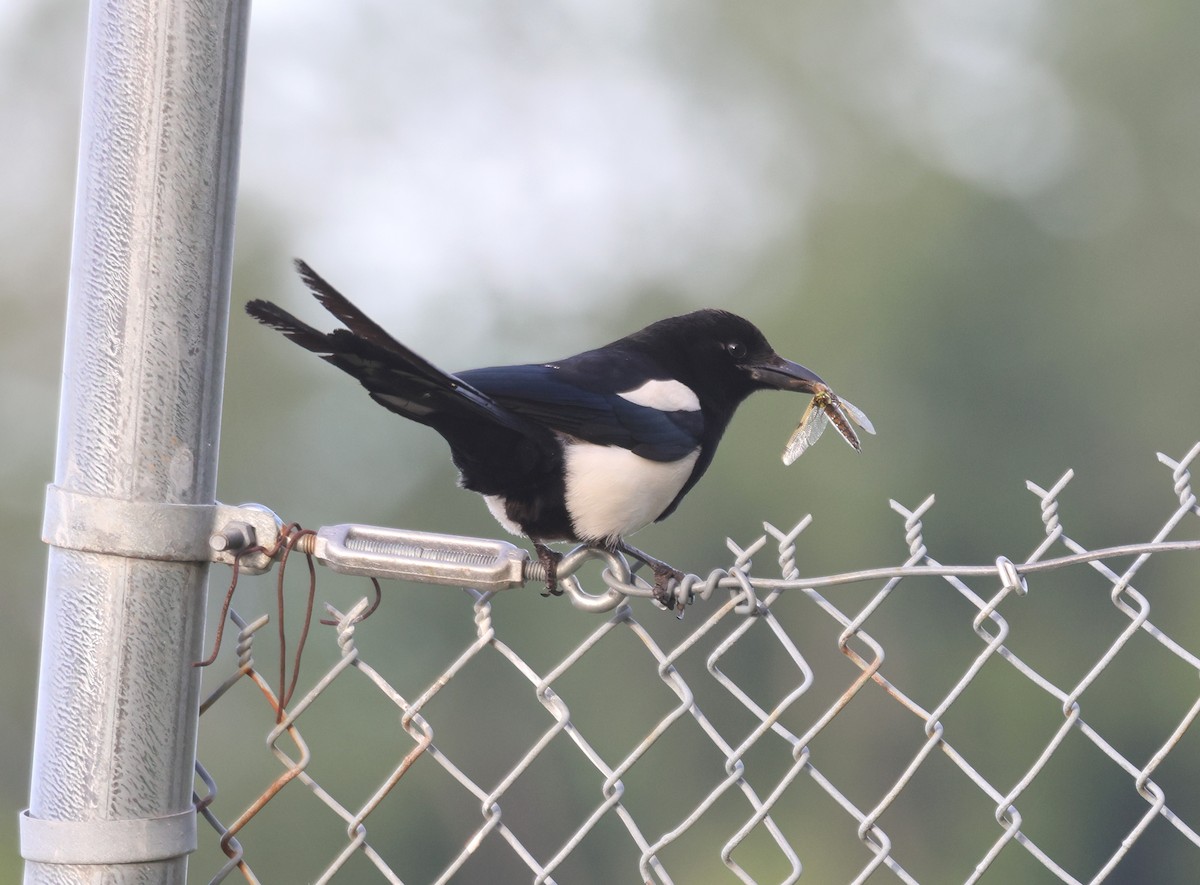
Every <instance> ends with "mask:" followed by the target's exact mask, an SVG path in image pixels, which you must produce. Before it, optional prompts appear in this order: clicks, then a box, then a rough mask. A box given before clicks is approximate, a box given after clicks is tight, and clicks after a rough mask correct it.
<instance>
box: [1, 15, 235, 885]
mask: <svg viewBox="0 0 1200 885" xmlns="http://www.w3.org/2000/svg"><path fill="white" fill-rule="evenodd" d="M248 6H249V4H248V2H246V0H93V3H92V6H91V12H90V19H89V27H88V44H87V63H86V75H85V95H84V101H83V121H82V135H81V141H80V156H79V174H78V182H77V196H76V206H75V231H74V245H73V250H72V256H71V276H70V287H69V294H68V319H67V333H66V354H65V359H64V374H63V386H62V403H61V411H60V416H59V436H58V458H57V463H56V468H55V477H54V487H53V488H52V489H51V491H50V495H49V496H48V498H47V514H46V526H45V536H46V537H47V538H48V539H49V540H50V541H51V543H52V545H53V546H52V547H51V549H50V555H49V571H48V578H47V589H46V611H45V624H44V632H43V648H42V662H41V674H40V684H39V694H38V714H37V725H36V735H35V744H34V757H33V771H32V787H31V792H30V807H29V810H28V811H27V812H26V813H25V814H23V815H22V818H21V847H22V854H23V856H24V857H25V860H26V864H25V881H26V882H27V883H42V882H54V883H67V882H101V881H103V882H105V883H120V882H138V883H151V882H183V881H184V880H185V877H186V872H187V854H188V852H189V851H190V850H192V848H194V846H195V839H196V829H195V827H196V824H195V814H194V811H193V810H192V799H191V796H192V781H193V765H194V758H195V745H196V731H197V719H198V709H197V696H198V689H199V673H198V671H197V670H195V669H194V668H193V667H192V662H193V661H195V660H197V659H198V658H199V657H200V647H201V642H202V634H203V629H204V609H205V579H206V576H207V563H206V562H205V561H204V560H205V559H206V555H205V554H206V550H207V547H206V541H207V532H208V528H209V525H210V523H211V520H209V519H207V518H206V515H207V514H210V513H211V512H212V509H213V500H214V494H215V491H216V464H217V437H218V431H219V426H220V410H221V384H222V379H223V375H224V356H225V353H224V352H225V339H226V327H227V323H228V302H229V280H230V268H231V250H232V234H233V205H234V194H235V185H236V177H237V174H236V173H237V156H238V135H239V123H240V115H241V91H242V89H241V86H242V77H243V66H244V65H243V62H244V56H245V34H246V26H247V19H248V13H249V9H248Z"/></svg>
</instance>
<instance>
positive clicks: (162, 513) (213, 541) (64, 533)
mask: <svg viewBox="0 0 1200 885" xmlns="http://www.w3.org/2000/svg"><path fill="white" fill-rule="evenodd" d="M281 525H282V523H281V521H280V519H279V517H277V516H276V515H275V514H274V513H272V512H271V511H270V510H268V509H267V508H266V507H263V506H261V505H259V504H245V505H242V506H240V507H232V506H230V505H228V504H221V503H220V502H214V503H212V504H166V503H163V502H159V501H126V500H124V499H121V498H105V497H100V496H98V495H88V494H84V493H83V492H73V491H70V490H68V489H64V488H60V487H58V486H55V485H50V486H47V488H46V510H45V515H44V517H43V520H42V540H43V541H45V542H46V543H47V544H50V545H52V546H54V547H61V548H63V549H66V550H80V551H84V552H86V553H103V554H107V555H109V556H125V557H129V558H131V559H154V560H165V561H168V562H223V563H225V564H227V565H232V564H233V562H234V559H235V557H237V555H238V552H239V551H240V550H242V549H245V548H246V547H250V546H254V545H256V544H261V545H262V546H264V547H268V548H269V547H271V546H273V545H274V543H275V541H276V539H277V538H278V537H279V530H280V526H281ZM270 566H271V560H270V557H268V556H267V555H266V554H265V553H252V554H249V555H246V556H244V557H242V559H241V561H240V568H241V569H242V570H243V571H246V572H249V573H251V574H258V573H261V572H265V571H266V570H267V569H269V568H270Z"/></svg>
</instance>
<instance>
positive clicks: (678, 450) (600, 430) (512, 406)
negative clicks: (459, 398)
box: [457, 365, 704, 461]
mask: <svg viewBox="0 0 1200 885" xmlns="http://www.w3.org/2000/svg"><path fill="white" fill-rule="evenodd" d="M574 375H575V373H573V372H571V371H570V370H569V369H568V370H564V368H563V367H560V366H556V365H525V366H497V367H494V368H487V369H471V370H469V371H465V372H458V373H457V377H458V378H461V379H462V380H463V381H465V382H466V383H467V384H469V385H471V386H472V387H474V388H475V389H476V390H478V391H480V392H481V393H483V394H484V395H486V396H488V397H490V398H491V399H493V400H494V401H495V402H497V403H498V404H500V405H501V406H503V407H504V408H505V409H509V410H511V411H512V412H515V413H516V414H518V415H521V416H522V417H525V418H529V419H531V420H533V421H536V422H538V423H539V424H543V425H545V426H547V427H550V428H552V429H553V430H556V431H558V432H560V433H564V434H567V435H569V436H572V437H575V438H577V439H580V440H583V441H585V442H589V443H594V444H596V445H602V446H620V447H621V448H623V449H629V450H630V451H631V452H633V453H634V454H635V455H640V456H641V457H643V458H647V459H649V460H651V461H675V460H678V459H679V458H682V457H684V456H686V455H688V454H690V453H691V452H693V451H695V450H696V449H697V448H698V447H699V445H700V437H701V434H702V432H703V430H704V419H703V416H702V415H701V413H700V412H699V411H674V412H665V411H661V410H659V409H654V408H650V407H647V406H640V405H637V404H636V403H632V402H629V401H628V400H626V399H624V398H623V397H621V396H620V395H619V393H617V392H608V391H606V390H603V389H597V387H598V386H599V385H598V384H596V383H591V382H589V381H588V380H586V379H581V378H577V377H574ZM609 381H611V379H609ZM635 386H637V385H635V384H632V383H631V384H629V389H633V387H635ZM618 389H619V382H618Z"/></svg>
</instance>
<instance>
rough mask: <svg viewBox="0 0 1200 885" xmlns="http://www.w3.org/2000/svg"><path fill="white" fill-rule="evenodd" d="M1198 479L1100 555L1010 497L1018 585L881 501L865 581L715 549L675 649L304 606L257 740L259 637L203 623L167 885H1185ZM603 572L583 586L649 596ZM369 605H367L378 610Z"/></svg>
mask: <svg viewBox="0 0 1200 885" xmlns="http://www.w3.org/2000/svg"><path fill="white" fill-rule="evenodd" d="M1197 456H1200V444H1198V445H1197V446H1196V447H1194V448H1193V449H1192V450H1191V451H1190V452H1188V453H1187V455H1186V456H1185V457H1184V458H1182V459H1181V460H1180V461H1174V460H1172V459H1171V458H1168V457H1166V456H1163V455H1160V456H1159V460H1160V461H1162V462H1163V463H1164V464H1165V465H1166V467H1167V468H1168V469H1169V470H1170V471H1171V473H1170V476H1171V479H1172V481H1173V492H1174V497H1175V499H1176V500H1177V504H1176V506H1173V507H1172V508H1171V509H1170V511H1169V513H1168V514H1167V515H1166V517H1165V519H1164V522H1163V524H1162V526H1161V528H1160V529H1159V530H1158V531H1157V532H1156V533H1155V534H1154V536H1153V537H1152V538H1151V539H1150V540H1149V541H1148V542H1145V543H1138V544H1133V545H1128V546H1123V547H1114V548H1105V549H1089V547H1088V546H1087V545H1086V544H1085V543H1083V542H1082V541H1080V540H1077V539H1075V538H1073V537H1072V536H1071V535H1070V534H1069V533H1068V531H1067V529H1066V528H1065V526H1064V521H1063V519H1062V517H1060V514H1059V504H1058V502H1059V496H1060V494H1061V493H1062V492H1063V490H1064V489H1065V488H1066V487H1067V484H1068V483H1069V481H1070V480H1071V478H1072V474H1071V473H1070V472H1068V473H1067V474H1066V475H1064V476H1063V477H1062V478H1061V479H1060V480H1059V481H1058V482H1056V483H1054V484H1053V485H1052V486H1051V487H1049V488H1042V487H1040V486H1038V485H1036V484H1034V483H1028V488H1029V491H1030V492H1031V493H1032V494H1033V495H1034V496H1035V499H1036V502H1037V505H1038V507H1039V508H1040V516H1041V522H1042V525H1043V529H1044V539H1043V540H1042V541H1041V543H1039V544H1038V545H1037V547H1036V549H1034V550H1033V551H1032V552H1031V553H1030V554H1029V555H1028V556H1027V557H1026V558H1025V559H1024V560H1023V561H1020V562H1014V561H1010V560H1009V559H1006V558H1003V557H1002V558H1000V559H999V560H997V561H996V562H995V563H989V564H986V565H979V566H969V567H960V566H946V565H943V564H942V563H940V562H938V561H937V560H936V559H935V558H934V556H933V554H932V553H931V552H930V551H929V550H928V549H927V547H926V545H925V541H924V537H923V529H922V517H923V516H924V515H925V514H926V512H927V511H928V510H929V508H930V507H931V505H932V504H933V498H932V497H930V498H929V499H927V500H925V501H924V502H922V503H921V504H920V505H919V506H917V507H915V508H912V509H909V508H906V507H904V506H902V505H900V504H898V503H896V502H892V509H893V510H894V511H895V512H896V514H897V515H898V517H899V519H900V520H901V522H902V527H903V531H904V537H905V542H906V547H907V553H908V555H907V557H906V558H905V559H904V561H903V562H902V563H901V564H900V565H898V566H895V567H892V568H882V569H872V570H868V571H860V572H854V573H845V574H839V575H832V576H826V577H820V578H806V577H802V576H801V573H800V570H799V567H798V565H797V559H798V555H799V550H800V549H801V548H802V542H803V532H804V530H805V528H806V527H807V526H808V524H809V522H810V519H809V518H808V517H806V518H805V519H803V520H801V521H800V522H799V523H798V524H797V525H795V526H794V527H792V528H790V529H787V530H782V529H778V528H775V527H774V526H771V525H767V526H765V529H766V531H765V534H764V535H763V536H762V537H760V538H758V539H757V540H755V541H754V542H753V543H750V544H748V545H746V546H744V547H740V546H738V545H736V544H734V543H733V542H730V548H731V551H732V554H733V562H732V564H731V565H730V566H729V568H727V569H724V570H720V571H717V572H714V573H713V574H711V575H709V576H707V577H706V578H703V579H699V578H693V579H690V580H689V581H688V589H689V591H690V592H691V594H692V595H693V597H694V598H695V599H696V600H697V604H696V605H693V606H691V607H689V608H688V609H687V617H686V619H685V620H684V621H682V622H681V621H679V620H677V619H675V618H673V617H672V616H671V615H669V614H667V613H664V612H662V611H660V610H658V609H657V608H655V607H654V605H653V604H652V603H650V602H648V601H646V600H637V599H635V600H634V601H633V602H632V603H630V602H627V601H622V602H620V603H619V604H617V605H616V606H615V608H614V609H613V610H612V611H611V612H610V613H608V614H605V615H601V616H596V615H593V614H583V613H579V612H572V611H570V609H569V607H567V606H565V605H562V604H558V605H555V604H554V603H555V602H558V601H549V600H547V601H541V600H538V602H541V603H542V605H541V607H540V608H539V609H538V610H537V612H536V613H535V615H531V616H529V617H526V616H525V612H526V610H525V609H522V610H521V611H520V612H514V613H511V614H510V612H509V611H508V610H507V608H506V606H507V604H508V603H510V602H514V600H512V599H511V598H510V599H506V600H500V601H497V600H494V599H493V596H494V595H495V594H489V593H480V592H476V591H471V590H468V591H466V593H467V595H466V596H465V597H462V598H463V599H464V604H462V605H461V606H459V607H458V609H457V612H458V615H457V621H458V623H456V624H452V625H450V626H446V625H432V624H427V623H411V622H405V623H398V622H397V620H395V619H392V618H391V617H390V616H389V615H387V614H381V615H376V616H375V617H374V618H372V619H371V620H362V615H363V613H364V612H365V611H366V609H367V607H368V605H369V604H370V602H369V600H368V599H362V600H361V601H360V602H358V603H357V604H355V605H353V606H346V608H347V609H348V610H347V611H344V612H341V611H337V610H336V609H334V608H333V607H332V606H327V608H328V613H329V616H330V617H329V621H330V627H328V628H325V629H320V628H316V629H315V632H314V636H313V638H312V640H310V645H309V650H308V651H306V652H305V655H306V657H305V665H306V668H310V669H311V668H314V667H319V669H320V670H321V672H320V675H319V676H318V677H316V678H315V679H314V680H313V681H311V683H308V682H306V683H304V684H303V685H301V687H300V689H299V690H298V691H297V692H296V694H295V695H294V696H293V697H292V699H291V702H290V703H289V704H288V705H287V708H286V710H285V711H283V713H282V714H281V715H279V714H278V704H277V695H278V693H279V691H278V690H277V688H276V687H274V685H273V679H274V676H273V674H272V676H271V677H270V678H268V677H267V676H266V675H265V674H264V671H263V669H262V668H261V667H260V665H259V664H258V663H257V661H256V657H255V651H256V649H259V650H261V649H263V643H264V642H269V641H270V640H271V637H270V636H269V635H268V634H269V633H270V631H266V630H264V628H265V627H266V626H267V624H268V622H269V621H270V619H271V617H274V615H271V616H268V615H265V614H264V615H259V616H255V617H243V616H241V615H239V614H238V613H237V611H236V610H231V611H230V612H229V621H230V630H235V631H236V636H237V639H236V646H235V647H231V648H230V649H227V650H226V652H225V653H224V654H223V656H222V657H221V658H219V659H218V663H217V665H216V666H215V667H213V668H210V669H209V670H208V671H206V674H205V678H206V685H207V686H208V688H207V689H206V691H207V692H208V693H207V697H206V699H205V700H204V702H203V705H202V719H201V737H200V753H199V755H200V759H201V761H202V763H203V764H198V765H197V775H198V777H197V796H196V802H197V805H198V807H199V809H200V811H201V813H202V815H203V817H204V818H205V819H206V820H207V821H208V823H209V824H210V825H211V827H212V833H211V834H210V835H209V836H208V837H206V836H205V834H204V833H203V832H202V834H201V840H200V841H201V848H200V851H199V852H198V853H197V854H196V855H195V856H194V857H193V860H192V867H191V872H192V875H193V877H195V878H197V879H199V878H203V877H210V878H211V879H212V881H214V882H219V881H223V880H226V879H229V878H231V877H232V878H234V879H237V878H241V877H244V878H245V879H246V880H247V881H252V882H253V881H263V882H292V881H318V882H327V881H346V882H373V881H378V882H393V883H398V882H405V883H417V882H438V883H442V882H517V881H530V880H531V881H533V882H536V883H542V882H560V883H573V882H606V883H607V882H662V883H667V882H676V883H707V882H733V881H742V882H785V883H786V882H794V881H796V880H797V879H799V878H801V876H803V877H804V878H805V879H806V880H810V878H811V881H817V882H837V881H847V882H848V881H853V882H864V881H867V880H868V879H870V880H871V881H901V882H960V881H961V882H976V881H981V880H982V881H995V882H1017V881H1020V882H1042V881H1046V882H1055V881H1062V882H1099V881H1110V882H1115V881H1131V882H1132V881H1190V880H1194V877H1195V870H1196V869H1200V834H1198V833H1197V829H1198V828H1200V798H1198V797H1197V791H1196V790H1195V788H1194V784H1195V782H1196V781H1195V779H1196V777H1197V776H1198V775H1200V744H1198V743H1197V740H1196V735H1195V734H1194V733H1193V734H1190V735H1189V733H1188V732H1189V728H1190V726H1191V725H1192V723H1193V721H1194V720H1195V719H1196V716H1197V714H1198V713H1200V682H1198V680H1197V675H1198V674H1200V617H1198V616H1197V614H1196V612H1197V608H1196V606H1195V600H1194V598H1193V597H1192V593H1193V591H1194V589H1195V585H1196V575H1197V573H1198V570H1197V568H1196V563H1197V559H1196V556H1197V551H1200V541H1197V540H1178V539H1177V538H1175V537H1174V536H1175V535H1177V534H1179V535H1184V536H1189V535H1190V536H1192V537H1194V536H1195V535H1196V529H1197V523H1196V521H1195V517H1196V516H1197V515H1200V508H1198V507H1197V499H1196V496H1195V495H1194V494H1193V491H1192V487H1191V476H1190V473H1189V467H1190V465H1191V463H1192V462H1193V460H1194V459H1195V458H1196V457H1197ZM1171 551H1186V552H1184V553H1181V554H1175V555H1173V556H1168V555H1167V554H1169V553H1170V552H1171ZM768 560H770V561H771V562H772V570H775V569H777V574H778V575H779V577H771V578H766V577H762V576H761V574H762V571H763V569H762V568H761V564H762V563H763V562H766V561H768ZM606 561H607V560H606ZM1160 561H1161V562H1167V563H1168V564H1170V563H1174V564H1175V567H1174V568H1170V567H1168V568H1158V565H1159V563H1160ZM599 565H600V564H596V565H595V566H594V567H595V568H596V570H597V571H600V568H599ZM609 565H610V567H608V568H606V569H604V570H603V571H602V572H601V573H600V575H599V576H598V577H596V578H595V580H596V581H597V586H601V584H603V586H604V590H605V592H607V591H610V590H617V591H620V592H622V593H623V594H625V595H627V596H633V597H636V596H641V597H644V596H646V595H648V592H649V591H648V589H647V587H646V586H645V583H644V582H643V581H640V580H639V579H636V578H634V579H625V576H623V575H619V574H617V575H614V569H613V568H612V567H611V562H610V563H609ZM1179 565H1182V566H1183V569H1182V570H1181V571H1180V570H1179V569H1178V566H1179ZM617 571H619V570H617ZM1181 576H1182V577H1181ZM331 577H332V576H331ZM1135 579H1136V581H1137V586H1135ZM321 580H322V587H323V588H324V586H325V585H324V581H325V578H324V576H322V579H321ZM902 585H903V587H902ZM835 586H836V587H837V588H838V593H837V594H831V593H829V594H827V592H822V591H823V590H826V591H827V588H830V587H835ZM947 591H949V592H947ZM429 592H434V591H429ZM834 596H836V602H835V600H834ZM1152 598H1153V599H1154V600H1155V603H1156V606H1160V607H1161V611H1162V612H1163V613H1164V614H1163V616H1161V617H1160V618H1159V619H1158V620H1154V621H1152V620H1151V617H1150V614H1151V605H1150V600H1151V599H1152ZM404 601H405V602H406V603H407V601H408V597H404ZM399 602H400V597H399V596H397V595H396V594H395V593H394V592H392V591H391V590H390V589H389V590H388V591H387V592H385V597H384V603H383V606H382V608H381V612H384V613H386V612H387V611H388V610H389V609H391V610H392V611H393V613H394V612H397V611H400V612H401V614H400V615H397V617H403V616H404V612H403V611H402V609H403V607H402V606H401V605H400V604H399ZM530 602H533V600H530ZM547 609H553V610H554V611H553V612H552V613H550V614H547V613H546V611H547ZM1158 610H1159V609H1158V608H1156V611H1158ZM926 612H933V613H935V615H936V616H933V615H930V616H927V615H926V614H925V613H926ZM535 616H536V618H537V621H536V622H535V623H533V624H531V623H529V620H530V619H531V618H533V617H535ZM456 630H457V632H455V631H456ZM406 650H407V652H409V653H410V654H405V653H404V652H405V651H406ZM278 651H279V655H280V658H281V660H282V659H283V656H282V651H283V650H282V649H278ZM262 657H263V659H264V660H270V659H271V655H265V654H264V655H263V656H262ZM372 661H374V663H372ZM222 668H224V669H222ZM284 675H285V674H284V673H283V672H282V665H281V674H280V683H279V684H280V685H282V684H284V683H285V680H284ZM214 679H216V680H219V684H218V685H216V687H212V681H213V680H214ZM277 715H279V718H278V721H277ZM264 738H265V747H266V750H267V751H268V752H264V751H263V749H262V741H263V739H264Z"/></svg>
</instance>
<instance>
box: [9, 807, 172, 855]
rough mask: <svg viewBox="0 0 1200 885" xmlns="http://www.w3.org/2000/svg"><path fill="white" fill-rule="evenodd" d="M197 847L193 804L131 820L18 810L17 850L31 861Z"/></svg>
mask: <svg viewBox="0 0 1200 885" xmlns="http://www.w3.org/2000/svg"><path fill="white" fill-rule="evenodd" d="M195 850H196V809H194V808H189V809H187V810H186V811H181V812H179V813H178V814H170V815H167V816H166V817H150V818H138V819H134V820H102V819H99V818H96V819H93V820H43V819H41V818H36V817H32V816H30V814H29V811H28V810H26V811H22V812H21V856H22V857H23V858H25V860H28V861H32V862H34V863H47V864H119V863H154V862H155V861H162V860H169V859H171V858H173V857H182V856H184V855H185V854H190V853H191V852H193V851H195Z"/></svg>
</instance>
